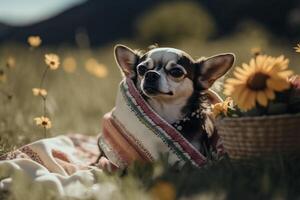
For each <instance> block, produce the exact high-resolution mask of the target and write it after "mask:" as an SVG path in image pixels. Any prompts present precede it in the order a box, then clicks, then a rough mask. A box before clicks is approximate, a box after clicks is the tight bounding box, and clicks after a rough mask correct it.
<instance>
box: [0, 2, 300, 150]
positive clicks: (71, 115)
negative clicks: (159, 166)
mask: <svg viewBox="0 0 300 200" xmlns="http://www.w3.org/2000/svg"><path fill="white" fill-rule="evenodd" d="M95 2H96V1H88V2H84V3H82V4H80V5H79V6H78V5H77V7H72V8H71V9H69V10H66V11H64V12H62V13H60V14H58V15H55V16H53V17H49V19H46V20H42V21H41V22H34V23H33V24H30V25H22V26H21V25H16V26H15V25H14V26H12V25H9V26H8V25H6V26H5V27H4V25H3V26H2V29H1V28H0V33H1V34H0V41H1V43H0V70H1V71H3V72H4V75H5V76H6V77H7V80H6V81H5V82H3V83H0V102H1V103H0V154H1V153H3V152H6V151H8V150H11V149H12V148H15V147H17V146H20V145H22V144H25V143H28V142H31V141H34V140H36V139H39V138H43V137H44V134H43V130H42V129H41V128H39V127H37V126H36V125H35V124H34V120H33V118H35V117H39V116H41V115H43V106H42V100H41V98H39V97H35V96H33V94H32V91H31V90H32V88H34V87H38V86H39V83H40V80H41V77H42V73H43V70H44V68H45V67H46V65H45V63H44V54H46V53H56V54H58V55H59V56H60V60H61V66H60V68H59V69H58V70H56V71H49V73H48V75H47V77H46V81H45V85H44V87H45V88H46V89H47V90H48V92H49V94H48V97H47V110H48V114H49V117H50V118H51V121H52V123H53V127H52V129H51V130H50V132H48V136H54V135H59V134H66V133H83V134H89V135H96V134H98V133H100V132H101V117H102V116H103V114H104V113H106V112H108V111H109V110H111V109H112V108H113V106H114V101H115V96H116V92H117V88H118V84H119V82H120V80H121V75H120V72H119V69H118V67H117V65H116V63H115V61H114V57H113V47H114V45H115V44H117V43H122V44H125V45H128V46H129V47H131V48H138V49H144V50H147V48H148V46H149V45H151V44H154V43H158V45H159V46H170V47H175V48H179V49H182V50H184V51H186V52H187V53H189V54H191V55H192V56H193V57H194V58H200V57H202V56H212V55H214V54H218V53H223V52H233V53H235V54H236V57H237V60H236V65H240V64H241V63H242V62H248V61H249V59H250V58H251V57H252V54H251V49H252V48H257V47H258V48H261V49H262V50H263V52H265V53H267V54H269V55H272V56H279V55H281V54H283V55H285V56H286V57H288V58H290V60H291V63H290V67H291V68H292V69H293V70H295V71H296V72H297V73H299V72H300V70H299V67H298V65H299V63H300V55H299V54H297V53H295V52H294V49H293V47H294V46H295V45H296V38H295V37H292V36H290V35H289V34H285V35H280V34H278V33H277V32H276V31H274V30H276V27H275V28H274V29H272V28H270V27H268V26H266V25H265V24H264V23H260V22H259V21H258V20H254V19H251V18H249V19H248V18H246V19H244V20H242V21H239V22H236V26H235V28H234V29H230V31H226V29H224V28H223V27H222V26H220V21H218V20H217V19H218V18H216V16H214V15H213V14H212V13H213V12H212V11H211V10H210V11H209V9H208V8H209V6H208V7H207V6H202V4H201V3H199V2H196V1H163V2H162V3H158V2H156V3H155V4H153V5H152V4H151V6H149V5H150V3H149V1H146V3H145V5H148V4H149V5H148V6H144V7H145V8H144V7H143V8H142V9H141V10H142V11H143V12H142V13H141V14H139V15H138V16H135V15H132V16H131V14H132V13H131V12H134V9H133V7H132V9H133V10H130V9H131V7H130V6H132V5H133V3H132V2H131V1H128V2H129V5H128V9H129V10H127V12H128V13H129V14H128V15H130V16H129V17H131V18H132V19H131V24H130V28H129V25H128V24H126V23H125V22H126V21H124V22H122V21H121V22H118V23H116V24H114V20H115V18H111V20H110V18H108V19H104V22H105V23H106V26H103V24H102V25H101V23H102V22H101V23H100V22H99V23H100V24H97V23H96V21H97V20H96V21H95V19H89V20H88V22H89V23H95V25H94V26H95V27H97V30H98V29H99V30H100V32H99V35H96V36H95V33H94V32H92V31H91V30H88V28H84V27H85V26H84V24H83V22H82V24H80V25H77V26H76V27H77V29H76V31H74V32H72V33H69V32H66V30H65V29H63V26H59V27H55V26H54V25H53V24H52V22H53V20H54V22H56V23H58V24H59V22H60V21H64V20H65V19H69V21H64V24H65V26H66V27H68V26H69V25H70V27H73V25H74V23H75V21H76V19H78V18H79V17H82V18H84V16H85V15H83V14H82V13H83V8H84V9H86V10H88V8H89V9H90V10H91V11H90V13H92V12H93V9H92V8H91V7H88V6H87V5H94V4H96V3H95ZM97 2H98V3H97V5H98V4H99V5H101V3H99V2H100V1H97ZM124 2H126V1H124ZM124 2H123V3H120V4H121V5H118V4H116V5H117V6H116V5H115V7H113V8H118V9H121V8H120V6H122V5H123V4H126V3H124ZM130 2H131V3H130ZM147 2H148V4H147ZM142 3H143V2H142ZM142 3H141V4H140V5H144V4H142ZM206 3H207V2H206ZM216 3H218V1H217V2H216ZM231 3H232V2H231ZM102 4H103V5H104V7H105V6H108V4H109V3H108V1H103V2H102ZM204 5H205V1H204ZM251 5H252V4H251ZM84 6H85V7H84ZM220 6H221V5H220ZM86 7H88V8H86ZM146 7H147V8H146ZM79 8H80V9H81V11H82V12H78V13H77V14H76V12H77V10H78V9H79ZM76 9H77V10H76ZM221 9H222V8H221ZM74 10H75V11H76V12H75V11H74ZM123 10H124V9H123ZM112 11H113V10H112ZM72 12H75V14H74V13H73V14H72ZM101 12H104V8H103V7H99V10H98V12H97V13H100V14H101ZM109 12H110V10H107V13H109ZM124 12H125V11H124ZM224 12H225V11H224ZM252 12H255V10H253V11H252ZM70 13H71V14H70ZM80 13H81V14H80ZM113 13H115V11H114V12H113ZM130 13H131V14H130ZM102 14H103V13H102ZM121 14H124V13H121ZM221 14H222V13H221ZM223 14H224V13H223ZM227 14H228V15H232V16H236V15H238V14H239V13H236V14H235V13H233V12H229V13H227ZM119 15H120V13H119V14H118V15H117V16H119ZM278 15H280V13H278ZM111 16H115V15H113V14H111ZM127 17H128V16H127ZM232 18H233V17H232ZM60 19H64V20H60ZM99 20H100V19H99ZM104 22H103V23H104ZM124 23H125V24H124ZM104 25H105V24H104ZM74 26H75V25H74ZM22 27H23V28H22ZM86 27H89V25H87V26H86ZM111 27H113V28H111ZM126 27H128V29H132V30H133V33H134V34H133V35H130V34H129V35H128V34H127V33H126V31H127V30H124V28H125V29H126ZM60 28H62V29H60ZM110 28H111V29H110ZM107 30H110V31H112V32H111V33H110V34H109V32H107ZM117 30H120V32H121V33H122V34H123V35H121V36H119V35H118V34H117V33H116V31H117ZM282 30H287V29H286V27H282ZM101 31H102V32H103V35H101ZM46 33H49V34H46ZM97 33H98V32H97ZM273 33H275V34H273ZM68 34H72V35H73V37H72V38H73V39H70V38H69V37H68ZM131 34H132V33H131ZM30 35H40V36H41V38H42V40H43V42H42V45H41V46H40V47H38V48H30V46H29V45H28V44H27V37H28V36H30ZM107 35H111V36H114V37H111V38H107ZM102 37H104V38H105V41H104V40H103V41H102V40H101V38H102ZM98 38H100V39H99V40H98ZM11 58H12V59H14V60H15V62H16V64H15V67H12V68H7V67H6V63H7V60H8V59H11ZM66 58H68V59H67V60H69V61H66ZM90 59H94V61H95V60H96V64H95V62H94V64H95V65H99V66H100V68H101V69H103V68H104V69H105V70H107V74H104V75H103V74H102V75H100V76H99V75H97V73H96V74H95V73H93V72H92V73H91V71H89V70H87V68H88V67H87V65H88V64H87V62H88V60H90ZM70 60H71V61H70ZM70 62H71V64H70ZM68 65H72V66H71V67H68ZM70 68H71V69H70ZM68 69H69V70H68Z"/></svg>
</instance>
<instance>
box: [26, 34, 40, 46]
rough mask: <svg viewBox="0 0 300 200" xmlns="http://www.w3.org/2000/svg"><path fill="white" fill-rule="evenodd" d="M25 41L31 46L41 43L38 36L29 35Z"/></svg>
mask: <svg viewBox="0 0 300 200" xmlns="http://www.w3.org/2000/svg"><path fill="white" fill-rule="evenodd" d="M27 42H28V44H29V45H30V46H31V47H38V46H40V45H41V43H42V39H41V38H40V36H29V37H28V39H27Z"/></svg>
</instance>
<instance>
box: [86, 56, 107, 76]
mask: <svg viewBox="0 0 300 200" xmlns="http://www.w3.org/2000/svg"><path fill="white" fill-rule="evenodd" d="M85 69H86V70H87V71H88V72H89V73H90V74H92V75H94V76H97V77H98V78H104V77H106V76H107V74H108V71H107V68H106V66H105V65H103V64H101V63H98V61H97V60H96V59H94V58H90V59H88V60H87V61H86V63H85Z"/></svg>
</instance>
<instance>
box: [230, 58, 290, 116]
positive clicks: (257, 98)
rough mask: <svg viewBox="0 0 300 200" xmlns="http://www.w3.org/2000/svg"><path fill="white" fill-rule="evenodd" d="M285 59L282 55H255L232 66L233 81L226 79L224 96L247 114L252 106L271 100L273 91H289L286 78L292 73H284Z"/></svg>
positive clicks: (273, 96)
mask: <svg viewBox="0 0 300 200" xmlns="http://www.w3.org/2000/svg"><path fill="white" fill-rule="evenodd" d="M288 63H289V60H288V59H286V58H284V56H279V57H276V58H275V57H271V56H267V55H258V56H256V57H255V58H253V59H251V60H250V63H249V64H246V63H243V64H242V67H236V68H235V71H234V72H233V74H234V76H235V77H234V78H229V79H227V80H226V83H225V85H224V88H225V89H224V94H225V95H227V96H231V97H232V98H233V100H234V101H235V102H236V103H237V105H238V107H239V108H240V109H241V110H244V111H247V110H250V109H252V108H254V107H255V106H256V103H258V104H260V105H261V106H264V107H266V106H267V105H268V100H273V99H275V92H281V91H283V90H286V89H288V88H290V83H289V82H288V78H289V77H290V76H291V75H292V74H293V72H292V71H291V70H288V69H287V68H288Z"/></svg>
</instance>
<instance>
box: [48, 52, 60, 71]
mask: <svg viewBox="0 0 300 200" xmlns="http://www.w3.org/2000/svg"><path fill="white" fill-rule="evenodd" d="M45 63H46V64H47V65H48V67H49V68H50V69H52V70H56V69H57V68H58V67H59V65H60V61H59V56H58V55H56V54H54V53H50V54H46V55H45Z"/></svg>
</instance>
